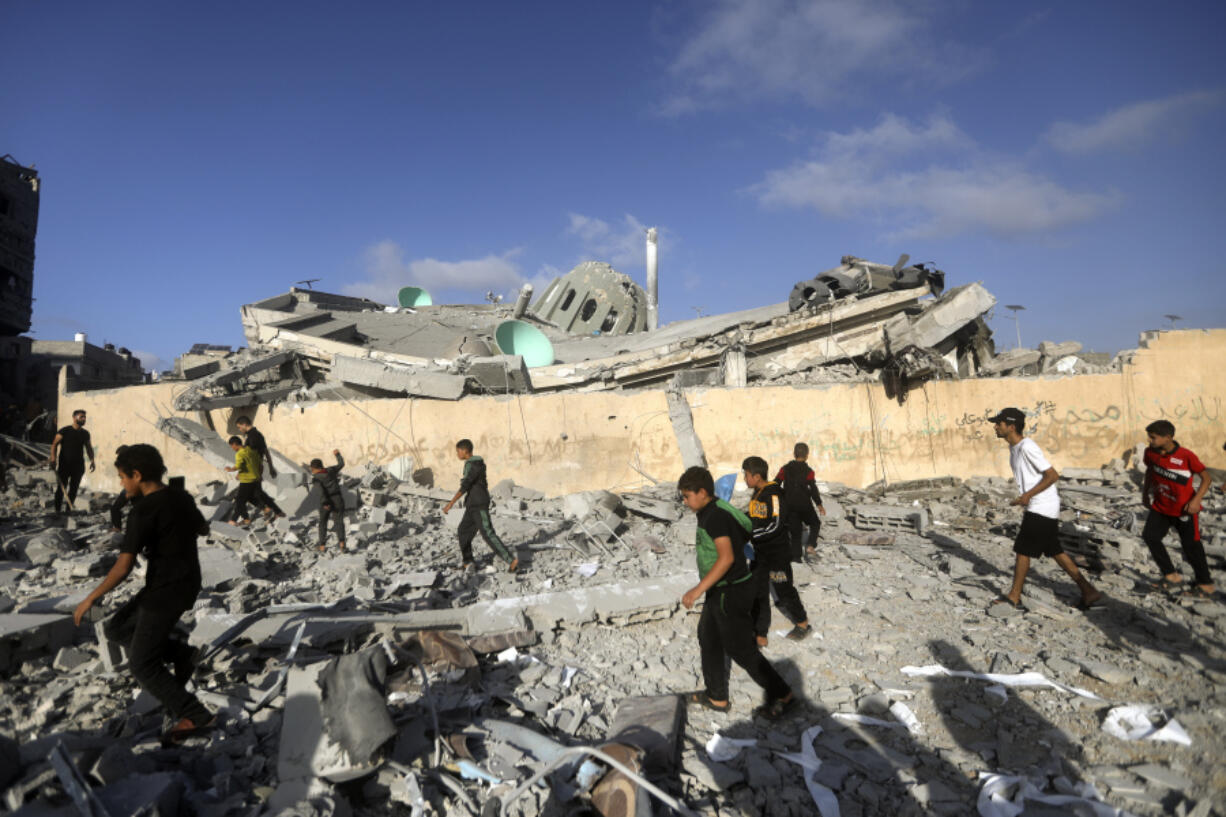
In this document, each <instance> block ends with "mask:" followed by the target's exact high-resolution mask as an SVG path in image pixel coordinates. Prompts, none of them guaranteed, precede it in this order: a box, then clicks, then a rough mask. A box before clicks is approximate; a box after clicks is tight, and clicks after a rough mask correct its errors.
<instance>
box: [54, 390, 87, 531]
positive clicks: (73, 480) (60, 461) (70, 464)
mask: <svg viewBox="0 0 1226 817" xmlns="http://www.w3.org/2000/svg"><path fill="white" fill-rule="evenodd" d="M85 454H89V470H90V471H93V470H94V447H93V446H92V445H90V443H89V432H88V431H86V430H85V412H84V411H83V410H81V409H77V410H76V411H74V412H73V413H72V425H70V426H64V427H63V428H61V429H60V430H59V431H57V432H56V433H55V439H54V440H52V441H51V457H50V458H49V459H48V460H47V461H48V462H49V463H51V467H52V468H54V469H55V476H56V481H57V482H58V483H59V484H58V485H57V486H56V489H55V512H56V513H57V514H58V513H59V512H60V506H61V505H62V504H63V500H64V492H65V490H67V492H68V509H69V510H72V503H73V502H76V500H77V489H78V488H80V487H81V477H83V476H85Z"/></svg>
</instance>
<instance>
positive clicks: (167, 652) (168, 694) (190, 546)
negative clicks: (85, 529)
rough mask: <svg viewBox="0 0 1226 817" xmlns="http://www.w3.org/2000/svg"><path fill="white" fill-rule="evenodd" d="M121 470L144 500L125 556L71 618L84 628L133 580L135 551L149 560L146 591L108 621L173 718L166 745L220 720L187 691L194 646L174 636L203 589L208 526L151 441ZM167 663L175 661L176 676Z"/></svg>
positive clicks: (131, 491)
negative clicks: (99, 605) (200, 540)
mask: <svg viewBox="0 0 1226 817" xmlns="http://www.w3.org/2000/svg"><path fill="white" fill-rule="evenodd" d="M115 469H116V470H117V471H118V472H119V481H120V483H121V484H122V485H123V488H124V491H126V492H127V494H128V496H129V497H131V498H132V499H138V498H139V499H140V501H139V502H137V503H136V504H134V505H133V506H132V511H131V513H130V515H129V519H128V526H127V533H125V534H124V538H123V544H122V545H120V548H119V558H118V559H117V560H116V561H115V564H114V566H113V567H112V568H111V570H110V572H109V573H107V575H106V578H104V579H103V580H102V582H101V583H100V584H99V585H98V586H97V587H95V588H94V590H93V591H92V592H91V593H90V594H89V595H88V596H86V597H85V599H84V600H83V601H82V602H81V603H80V604H78V605H77V608H76V610H75V611H73V614H72V620H73V623H74V624H76V625H77V626H80V624H81V621H82V620H83V619H84V618H85V614H86V613H88V612H89V610H90V608H91V607H93V606H94V604H95V603H96V602H97V601H98V600H99V599H101V598H102V597H103V596H105V595H106V594H107V593H109V592H111V590H113V589H115V588H116V587H118V586H119V585H120V584H121V583H122V582H123V581H124V580H125V579H127V578H128V575H129V574H130V573H131V572H132V567H133V566H134V565H135V563H136V557H137V555H138V554H139V555H142V556H144V557H145V565H146V569H145V586H144V588H142V589H141V590H140V591H139V592H138V593H137V594H136V595H135V596H134V597H133V598H132V599H131V600H130V601H128V602H126V603H125V604H123V605H121V606H120V607H119V609H117V610H116V611H115V613H114V614H113V615H112V616H111V617H110V618H109V619H107V620H106V623H105V624H104V625H103V626H104V630H105V632H106V636H107V638H108V639H110V640H111V641H114V642H117V643H121V644H125V645H126V646H127V648H128V660H129V662H130V664H131V666H132V677H133V678H135V679H136V682H137V683H138V684H140V686H141V688H142V689H144V690H145V691H147V692H148V693H149V694H150V695H152V696H153V697H154V698H156V699H157V700H158V701H159V702H160V703H161V704H162V706H163V707H164V708H165V709H166V711H167V713H168V714H170V716H171V717H172V718H174V719H175V721H176V723H175V724H174V726H173V727H171V729H170V730H169V731H167V732H166V733H165V734H164V735H163V736H162V740H163V742H164V743H178V742H180V741H182V740H184V739H185V738H187V737H189V736H191V735H192V734H194V733H196V732H199V731H201V730H203V729H207V728H208V727H210V726H212V724H213V723H214V717H213V714H212V713H211V712H209V711H208V710H207V709H205V708H204V706H203V704H201V703H200V701H199V700H197V698H196V696H195V695H193V694H191V693H190V692H188V691H187V689H186V684H187V680H188V679H189V678H190V677H191V674H192V669H193V665H192V650H191V648H190V647H189V646H188V645H187V644H186V643H184V642H182V641H174V640H172V639H171V637H170V636H171V632H172V631H173V630H174V627H175V624H176V623H177V622H178V620H179V617H180V616H182V615H183V614H184V613H185V612H187V611H188V610H190V609H191V608H192V606H193V605H194V604H195V603H196V596H197V595H198V594H199V593H200V560H199V557H198V554H197V551H196V537H197V536H202V535H204V534H205V533H207V532H208V523H207V522H205V521H204V517H203V516H202V515H201V514H200V509H199V508H197V507H196V502H195V500H193V499H192V497H191V495H189V494H188V493H187V492H186V491H184V490H182V489H181V488H174V487H170V486H167V485H165V484H163V482H162V477H163V476H165V474H166V466H165V464H164V463H163V461H162V455H161V453H159V452H158V450H157V449H156V448H154V447H153V446H151V445H145V444H140V445H131V446H128V447H127V448H126V449H124V450H123V451H121V452H120V453H119V454H118V456H116V458H115ZM167 663H171V664H173V666H174V672H173V673H172V672H171V671H170V670H168V669H167V668H166V664H167Z"/></svg>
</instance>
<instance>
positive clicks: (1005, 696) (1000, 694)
mask: <svg viewBox="0 0 1226 817" xmlns="http://www.w3.org/2000/svg"><path fill="white" fill-rule="evenodd" d="M983 691H984V692H986V693H987V694H989V695H995V696H996V697H997V698H1000V699H1001V700H1002V701H1007V700H1009V691H1008V690H1007V689H1005V688H1004V687H1003V686H1001V685H1000V684H992V685H991V686H986V687H984V688H983Z"/></svg>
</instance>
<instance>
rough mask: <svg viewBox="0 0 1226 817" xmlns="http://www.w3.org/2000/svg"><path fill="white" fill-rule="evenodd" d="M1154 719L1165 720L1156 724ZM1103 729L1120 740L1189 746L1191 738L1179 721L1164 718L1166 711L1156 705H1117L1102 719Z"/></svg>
mask: <svg viewBox="0 0 1226 817" xmlns="http://www.w3.org/2000/svg"><path fill="white" fill-rule="evenodd" d="M1154 721H1166V722H1165V723H1163V725H1162V726H1160V727H1159V726H1156V725H1155V724H1154ZM1103 731H1104V732H1106V733H1107V734H1108V735H1111V736H1112V737H1116V738H1119V739H1120V740H1164V741H1170V742H1171V743H1178V744H1181V745H1183V746H1191V745H1192V738H1190V737H1188V733H1187V732H1185V731H1184V728H1183V727H1182V726H1180V725H1179V721H1177V720H1175V719H1174V718H1171V719H1170V720H1166V713H1164V712H1163V711H1162V710H1161V709H1159V708H1158V707H1156V706H1149V705H1146V704H1128V705H1126V706H1117V707H1115V708H1113V709H1111V710H1110V711H1109V712H1108V713H1107V717H1106V718H1105V719H1104V720H1103Z"/></svg>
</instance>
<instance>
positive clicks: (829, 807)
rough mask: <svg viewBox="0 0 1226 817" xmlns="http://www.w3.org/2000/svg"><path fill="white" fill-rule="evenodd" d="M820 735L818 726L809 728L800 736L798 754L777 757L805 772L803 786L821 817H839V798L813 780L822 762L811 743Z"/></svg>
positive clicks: (790, 753) (792, 753)
mask: <svg viewBox="0 0 1226 817" xmlns="http://www.w3.org/2000/svg"><path fill="white" fill-rule="evenodd" d="M821 733H822V728H821V727H820V726H810V727H809V728H808V729H806V730H805V733H804V734H803V735H801V736H800V752H799V753H795V752H780V753H779V756H780V757H782V758H784V759H785V760H790V761H792V762H793V763H795V764H796V765H798V766H800V767H801V768H802V769H804V770H805V772H804V778H805V785H806V786H807V787H808V788H809V796H810V797H812V798H813V802H814V803H816V804H817V810H818V811H819V812H820V813H821V815H822V817H840V814H839V798H837V797H835V796H834V792H832V791H831V790H830V789H828V788H826V787H825V786H823V785H822V784H821V783H818V782H817V781H816V780H814V779H813V775H814V773H815V772H816V771H817V770H818V769H820V768H821V767H822V761H821V759H820V758H819V757H818V756H817V750H816V749H814V748H813V741H814V740H816V739H817V736H818V735H820V734H821Z"/></svg>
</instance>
